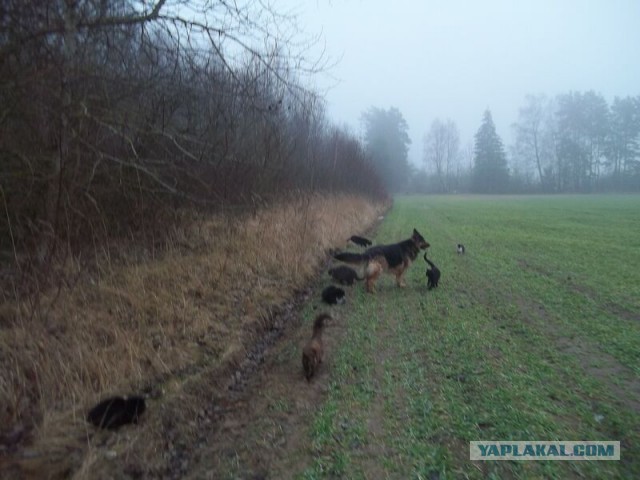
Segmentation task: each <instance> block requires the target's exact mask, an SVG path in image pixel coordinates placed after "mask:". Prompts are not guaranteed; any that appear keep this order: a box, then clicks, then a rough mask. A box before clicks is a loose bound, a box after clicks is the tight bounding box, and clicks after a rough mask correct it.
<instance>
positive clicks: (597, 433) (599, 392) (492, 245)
mask: <svg viewBox="0 0 640 480" xmlns="http://www.w3.org/2000/svg"><path fill="white" fill-rule="evenodd" d="M413 227H416V228H417V229H418V230H419V231H420V232H421V233H422V234H423V235H424V237H425V238H426V239H427V240H428V241H429V242H430V243H431V245H432V247H431V249H430V258H431V259H432V260H434V261H435V262H436V264H437V265H438V266H439V267H440V269H441V270H442V278H441V281H440V287H439V288H438V289H437V290H434V291H430V292H427V290H426V279H425V277H424V274H425V266H424V262H423V261H422V259H419V260H418V261H417V262H416V264H414V265H413V266H412V267H411V268H410V270H409V272H408V275H407V283H408V286H407V288H405V289H399V288H397V287H396V286H395V282H394V279H393V278H392V277H390V276H386V277H383V281H381V282H379V283H378V291H377V293H376V294H375V295H370V294H367V293H365V292H364V288H363V286H362V285H361V284H360V285H357V286H355V287H353V288H352V289H351V290H350V291H349V292H348V293H349V301H348V304H347V305H346V306H345V307H338V308H341V309H340V311H339V312H340V313H339V315H340V318H341V321H342V322H343V323H344V331H343V333H342V334H341V335H342V338H341V339H340V340H339V342H338V344H337V345H336V346H335V348H334V350H333V351H328V352H327V356H328V358H327V360H326V362H325V364H324V365H325V367H324V368H326V369H327V370H328V389H327V393H326V396H325V400H324V401H323V402H322V404H321V406H320V408H319V409H318V410H317V411H316V412H315V413H313V414H311V418H310V421H309V424H310V426H309V428H308V437H309V441H308V443H307V442H303V443H304V444H305V445H306V446H307V448H309V445H310V451H309V449H307V452H308V455H309V456H308V457H307V459H306V460H305V459H301V461H302V463H303V465H306V466H304V467H303V469H302V471H301V472H298V473H297V474H296V475H297V476H298V477H300V478H325V477H336V476H337V477H343V478H387V477H389V478H423V479H432V480H433V479H442V478H559V479H561V478H640V271H639V269H640V197H639V196H558V197H400V198H397V199H396V201H395V206H394V207H393V209H392V210H391V211H390V212H389V214H388V215H387V217H386V218H385V220H384V222H383V224H382V225H381V227H380V229H379V230H378V232H377V234H376V238H375V241H376V243H390V242H395V241H398V240H401V239H404V238H407V237H408V236H409V235H410V234H411V230H412V228H413ZM458 242H462V243H464V244H465V246H466V248H467V253H466V255H464V256H459V255H457V254H456V249H455V245H456V243H458ZM336 311H337V310H336ZM312 313H313V312H311V310H309V311H308V312H307V315H306V317H307V318H306V321H307V322H311V321H312V316H313V315H312ZM297 356H298V352H297V351H296V352H294V353H293V354H292V358H294V357H297ZM471 440H576V441H584V440H619V441H620V442H621V445H622V455H621V461H600V462H577V461H576V462H570V461H535V462H534V461H530V462H508V461H503V462H498V461H493V462H471V461H469V441H471ZM298 465H300V463H298Z"/></svg>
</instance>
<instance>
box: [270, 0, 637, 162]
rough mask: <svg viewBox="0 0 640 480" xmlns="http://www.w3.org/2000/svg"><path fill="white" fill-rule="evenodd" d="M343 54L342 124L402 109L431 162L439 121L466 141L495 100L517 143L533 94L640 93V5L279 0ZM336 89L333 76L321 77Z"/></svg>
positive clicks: (356, 124) (418, 156)
mask: <svg viewBox="0 0 640 480" xmlns="http://www.w3.org/2000/svg"><path fill="white" fill-rule="evenodd" d="M274 4H275V5H276V6H279V5H283V6H284V7H285V9H287V8H292V9H293V11H294V12H295V13H296V14H297V15H298V18H299V22H298V23H299V24H300V26H301V27H302V28H303V29H304V30H305V31H306V32H308V33H318V32H322V35H323V41H324V44H326V51H327V54H328V55H329V56H330V57H332V58H334V59H338V58H340V62H339V63H338V64H337V65H336V66H335V67H334V68H333V69H332V70H331V74H332V75H333V76H335V77H336V78H337V79H338V83H337V85H335V86H334V87H333V88H332V89H331V90H329V91H328V93H327V101H328V111H329V116H330V117H331V119H332V120H333V121H334V122H335V123H338V124H347V125H349V126H351V127H352V128H353V130H354V131H357V132H360V131H361V123H360V115H361V114H362V112H363V111H365V110H366V109H368V108H369V107H371V106H376V107H380V108H385V109H386V108H389V107H391V106H394V107H397V108H398V109H399V110H400V111H401V112H402V114H403V115H404V118H405V119H406V120H407V122H408V124H409V134H410V136H411V140H412V146H411V150H410V152H409V157H410V160H411V161H412V162H413V163H414V164H420V165H421V164H422V138H423V135H424V133H425V132H426V131H427V130H428V129H429V126H430V125H431V122H432V121H433V120H434V119H435V118H436V117H439V118H441V119H445V118H451V119H452V120H454V121H455V122H456V124H457V125H458V127H459V129H460V135H461V144H462V145H465V144H466V143H467V142H468V141H471V140H472V139H473V135H474V134H475V132H476V131H477V129H478V128H479V126H480V122H481V120H482V114H483V112H484V110H485V109H486V108H487V107H488V108H489V109H490V110H491V112H492V114H493V119H494V121H495V123H496V128H497V131H498V134H499V135H500V136H501V138H502V139H503V141H504V142H505V143H506V144H508V143H510V141H511V124H512V123H513V122H514V121H515V120H516V119H517V114H518V108H520V107H521V106H522V105H523V104H524V98H525V95H527V94H529V93H531V94H539V93H545V94H547V95H549V96H555V95H557V94H559V93H567V92H569V91H581V92H583V91H587V90H595V91H596V92H599V93H601V94H603V95H604V96H605V98H606V99H607V101H608V102H611V100H613V97H614V96H627V95H634V96H635V95H640V0H600V1H593V0H592V1H589V0H530V1H525V0H466V1H464V0H440V1H435V0H413V1H411V0H394V1H391V0H384V1H383V0H333V1H330V0H311V1H306V2H305V1H299V0H277V1H276V2H275V3H274ZM317 81H318V86H319V87H321V88H324V87H325V86H327V85H329V84H330V83H335V82H332V80H331V79H330V78H327V77H325V78H319V79H318V80H317Z"/></svg>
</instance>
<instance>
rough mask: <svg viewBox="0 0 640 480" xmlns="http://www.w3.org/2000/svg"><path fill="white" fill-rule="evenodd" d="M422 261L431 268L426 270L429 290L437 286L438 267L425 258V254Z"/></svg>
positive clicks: (438, 279) (438, 277)
mask: <svg viewBox="0 0 640 480" xmlns="http://www.w3.org/2000/svg"><path fill="white" fill-rule="evenodd" d="M424 261H425V262H427V263H428V264H429V266H430V267H431V268H428V269H427V288H428V289H429V290H431V289H432V288H436V287H437V286H438V281H440V269H438V267H436V266H435V264H434V263H433V262H432V261H431V260H429V259H428V258H427V252H424Z"/></svg>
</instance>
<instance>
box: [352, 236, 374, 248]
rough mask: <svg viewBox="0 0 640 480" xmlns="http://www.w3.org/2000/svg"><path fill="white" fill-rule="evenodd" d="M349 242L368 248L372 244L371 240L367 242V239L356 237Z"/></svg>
mask: <svg viewBox="0 0 640 480" xmlns="http://www.w3.org/2000/svg"><path fill="white" fill-rule="evenodd" d="M349 240H351V241H352V242H353V243H355V244H356V245H359V246H361V247H368V246H369V245H371V244H372V242H371V240H369V239H368V238H364V237H359V236H358V235H353V236H352V237H351V238H350V239H349Z"/></svg>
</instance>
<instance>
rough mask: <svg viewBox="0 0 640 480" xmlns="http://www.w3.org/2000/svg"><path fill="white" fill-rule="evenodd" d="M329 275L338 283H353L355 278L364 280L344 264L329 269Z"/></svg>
mask: <svg viewBox="0 0 640 480" xmlns="http://www.w3.org/2000/svg"><path fill="white" fill-rule="evenodd" d="M329 275H331V277H332V278H333V279H334V280H335V281H336V282H338V283H339V284H340V285H353V283H354V282H355V281H356V280H364V279H363V278H362V277H359V276H358V274H357V273H356V271H355V270H354V269H353V268H351V267H347V266H346V265H341V266H339V267H334V268H331V269H329Z"/></svg>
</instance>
